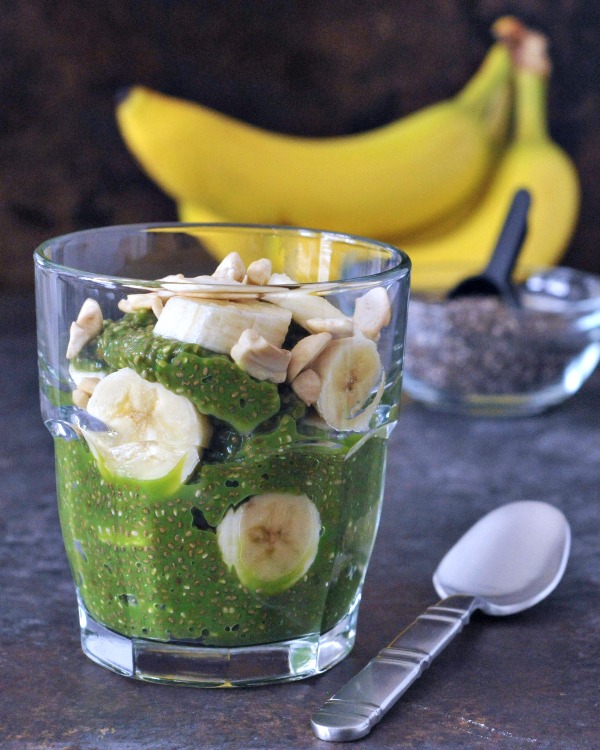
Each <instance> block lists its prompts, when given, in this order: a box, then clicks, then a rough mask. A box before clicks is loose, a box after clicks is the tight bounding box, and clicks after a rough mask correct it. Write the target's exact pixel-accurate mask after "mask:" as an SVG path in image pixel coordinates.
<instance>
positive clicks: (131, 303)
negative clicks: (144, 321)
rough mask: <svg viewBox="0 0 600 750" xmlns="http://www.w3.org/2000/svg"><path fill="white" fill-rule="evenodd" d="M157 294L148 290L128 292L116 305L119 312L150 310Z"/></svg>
mask: <svg viewBox="0 0 600 750" xmlns="http://www.w3.org/2000/svg"><path fill="white" fill-rule="evenodd" d="M157 299H158V294H157V293H156V292H149V293H147V294H128V295H127V297H126V298H125V299H121V300H119V302H118V304H117V307H118V308H119V310H121V312H124V313H130V312H134V311H135V310H151V309H152V307H153V305H154V304H155V302H156V300H157Z"/></svg>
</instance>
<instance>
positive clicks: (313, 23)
mask: <svg viewBox="0 0 600 750" xmlns="http://www.w3.org/2000/svg"><path fill="white" fill-rule="evenodd" d="M1 8H2V12H1V14H0V101H2V108H1V109H0V177H1V179H0V235H1V236H2V245H1V250H0V253H1V260H2V262H1V263H0V287H2V286H4V287H30V286H31V284H32V278H33V274H32V270H31V260H30V258H31V252H32V249H33V248H34V246H36V245H37V244H38V243H39V242H40V241H42V240H44V239H46V238H48V237H49V236H53V235H56V234H61V233H64V232H68V231H73V230H76V229H81V228H86V227H90V226H100V225H106V224H116V223H128V222H136V221H163V220H172V219H175V218H176V217H175V210H174V206H173V204H172V203H171V202H170V201H169V200H168V199H167V198H166V197H165V196H164V195H162V194H161V193H160V191H159V190H158V189H157V188H155V187H154V186H153V184H152V183H151V182H150V181H149V180H148V179H147V178H146V177H145V176H144V175H143V174H142V173H141V172H140V170H139V169H138V167H137V165H136V164H135V162H134V160H133V159H132V157H131V156H130V155H129V154H128V152H127V151H126V149H125V148H124V146H123V144H122V142H121V140H120V137H119V134H118V132H117V129H116V125H115V121H114V97H115V94H116V93H117V92H118V91H119V90H120V89H121V88H122V87H126V86H128V85H131V84H135V83H142V84H145V85H148V86H152V87H155V88H157V89H159V90H162V91H165V92H167V93H172V94H178V95H181V96H186V97H188V98H190V99H194V100H197V101H199V102H202V103H204V104H206V105H209V106H211V107H214V108H216V109H218V110H220V111H223V112H227V113H229V114H232V115H234V116H236V117H239V118H241V119H244V120H247V121H248V122H253V123H255V124H257V125H261V126H263V127H268V128H271V129H274V130H281V131H285V132H293V133H299V134H306V135H329V134H340V133H349V132H354V131H358V130H364V129H366V128H370V127H373V126H376V125H379V124H383V123H385V122H389V121H391V120H393V119H395V118H396V117H400V116H402V115H404V114H407V113H409V112H412V111H414V110H416V109H418V108H420V107H422V106H424V105H426V104H428V103H431V102H434V101H437V100H439V99H441V98H443V97H446V96H450V95H452V94H453V93H455V92H456V91H457V90H458V89H459V88H460V87H461V86H462V85H463V84H464V82H465V81H466V80H467V79H468V77H469V76H470V75H471V74H472V72H473V71H474V70H475V69H476V68H477V66H478V64H479V62H480V60H481V58H482V56H483V54H484V52H485V50H486V49H487V46H488V45H489V42H490V38H489V26H490V24H491V22H492V21H493V20H495V19H496V18H497V17H498V16H500V15H502V14H504V13H507V12H511V13H515V14H517V15H519V16H521V17H522V18H523V19H524V20H525V21H526V22H528V23H529V24H531V25H532V26H536V27H537V28H540V29H541V30H542V31H544V32H546V33H547V34H548V35H549V37H550V39H551V42H552V47H551V51H552V57H553V61H554V75H553V79H552V84H551V101H550V123H551V130H552V134H553V136H554V137H555V138H556V140H557V141H558V142H559V143H560V144H561V145H562V146H564V147H565V148H566V149H567V151H568V152H569V153H570V154H571V155H572V157H573V158H574V160H575V162H576V164H577V167H578V170H579V172H580V175H581V180H582V186H583V206H582V212H581V221H580V224H579V227H578V230H577V233H576V236H575V237H574V240H573V243H572V246H571V248H570V250H569V252H568V254H567V257H566V261H567V262H568V263H569V264H571V265H574V266H575V267H581V268H585V269H588V270H595V271H600V255H599V254H598V252H597V248H598V246H599V245H600V212H598V210H597V207H598V205H599V203H600V177H599V175H600V93H599V89H598V81H599V80H600V54H599V52H598V50H599V49H600V5H599V4H598V3H597V2H589V0H553V2H548V1H547V0H514V1H513V2H510V3H507V2H505V0H476V1H474V2H462V1H461V0H432V1H431V2H428V3H414V2H412V0H376V1H374V2H370V3H365V2H364V1H363V0H333V1H331V2H327V3H322V2H315V1H314V0H310V1H306V2H289V1H288V2H280V3H274V2H262V3H260V2H259V3H257V2H255V1H254V0H219V1H218V2H215V0H211V1H210V2H207V1H203V2H195V1H194V0H147V1H146V2H143V3H141V2H133V0H125V1H123V0H105V2H101V3H98V2H92V0H80V1H79V2H74V0H66V2H61V3H47V2H43V0H10V2H9V1H8V0H4V2H2V3H1Z"/></svg>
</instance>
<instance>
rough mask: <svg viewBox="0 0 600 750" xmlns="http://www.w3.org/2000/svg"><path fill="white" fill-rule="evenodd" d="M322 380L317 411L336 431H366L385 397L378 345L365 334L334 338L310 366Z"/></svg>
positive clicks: (316, 405)
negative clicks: (382, 398)
mask: <svg viewBox="0 0 600 750" xmlns="http://www.w3.org/2000/svg"><path fill="white" fill-rule="evenodd" d="M311 369H313V370H314V371H315V372H316V373H317V374H318V375H319V377H320V378H321V391H320V393H319V398H318V399H317V402H316V404H315V407H316V409H317V412H318V413H319V414H320V416H321V417H322V418H323V419H324V420H325V421H326V422H327V424H328V425H329V426H330V427H333V429H334V430H354V431H356V432H360V431H361V430H365V429H367V427H368V426H369V422H370V420H371V417H372V416H373V413H374V412H375V409H376V408H377V406H378V404H379V402H380V401H381V396H382V395H383V387H384V372H383V368H382V365H381V358H380V357H379V352H378V351H377V345H376V344H375V342H373V341H371V340H370V339H367V338H365V337H364V336H362V335H355V336H350V337H348V338H343V339H333V340H332V341H330V342H329V344H328V345H327V347H326V349H325V351H324V352H323V353H322V354H321V355H320V356H319V357H318V358H317V359H316V360H315V361H314V362H313V363H312V364H311Z"/></svg>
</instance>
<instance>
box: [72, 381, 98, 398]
mask: <svg viewBox="0 0 600 750" xmlns="http://www.w3.org/2000/svg"><path fill="white" fill-rule="evenodd" d="M99 382H100V378H92V377H85V378H81V380H80V381H79V383H77V390H78V391H82V392H83V393H87V394H88V396H91V395H92V393H93V392H94V388H95V387H96V386H97V385H98V383H99Z"/></svg>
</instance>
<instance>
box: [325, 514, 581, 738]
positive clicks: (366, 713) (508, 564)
mask: <svg viewBox="0 0 600 750" xmlns="http://www.w3.org/2000/svg"><path fill="white" fill-rule="evenodd" d="M570 547H571V531H570V528H569V524H568V522H567V520H566V518H565V517H564V515H563V514H562V513H561V511H560V510H558V509H557V508H555V507H554V506H552V505H549V504H548V503H544V502H540V501H536V500H522V501H519V502H514V503H508V504H506V505H503V506H501V507H499V508H496V509H495V510H493V511H491V512H490V513H488V514H487V515H485V516H484V517H483V518H481V519H480V520H479V521H478V522H477V523H476V524H475V525H474V526H472V527H471V528H470V529H469V531H467V532H466V534H464V536H462V537H461V538H460V539H459V540H458V542H457V543H456V544H455V545H454V546H453V547H452V549H450V551H449V552H448V553H447V554H446V555H445V556H444V557H443V558H442V561H441V562H440V564H439V565H438V567H437V569H436V571H435V574H434V576H433V584H434V587H435V589H436V591H437V593H438V594H439V595H440V596H442V597H444V598H443V599H442V601H440V602H438V604H436V605H434V606H432V607H428V608H427V610H425V612H424V613H423V614H422V615H419V617H417V619H416V620H415V621H414V622H413V623H412V624H411V625H409V626H408V628H406V630H404V631H403V632H402V633H400V635H399V636H398V637H397V638H395V639H394V640H393V641H392V642H391V643H390V645H389V646H387V647H386V648H384V649H383V650H382V651H380V652H379V654H378V655H377V656H376V657H375V658H374V659H372V660H371V661H370V662H369V663H368V664H367V666H366V667H365V668H364V669H363V670H361V671H360V672H359V673H358V674H357V675H356V676H355V677H353V678H352V679H351V680H350V682H348V683H347V684H346V685H345V686H344V687H343V688H342V689H341V690H339V691H338V692H337V693H336V694H335V695H334V696H333V698H330V699H329V700H328V701H327V702H326V703H325V704H324V705H323V706H322V707H321V708H320V709H319V710H318V711H317V712H316V713H315V714H314V715H313V717H312V722H311V723H312V728H313V732H314V733H315V734H316V736H317V737H319V738H320V739H322V740H330V741H336V742H342V741H347V740H356V739H359V738H360V737H364V736H365V735H367V734H368V733H369V732H370V731H371V729H372V728H373V726H375V724H376V723H377V722H378V721H379V720H380V719H381V718H382V716H383V715H384V714H385V713H386V712H387V711H388V710H389V709H390V708H391V707H392V706H393V705H394V703H395V702H396V701H397V700H398V698H400V696H401V695H402V694H403V693H404V692H406V690H407V689H408V688H409V687H410V685H412V683H413V682H414V681H415V680H416V679H417V678H418V677H419V676H420V675H421V674H422V672H423V671H424V670H425V669H426V668H427V667H428V666H429V665H430V664H431V662H432V661H433V659H435V657H436V656H437V655H438V654H439V653H441V652H442V651H443V649H444V648H445V647H446V646H447V645H448V643H450V641H451V640H452V639H453V638H454V637H455V636H456V635H457V634H458V633H460V631H461V630H462V629H463V627H464V625H466V624H467V623H468V622H469V620H470V618H471V615H472V613H473V612H474V611H475V610H477V609H481V610H483V611H484V612H485V613H487V614H489V615H510V614H514V613H516V612H521V611H523V610H525V609H528V608H529V607H532V606H533V605H534V604H537V603H538V602H540V601H541V600H542V599H544V598H545V597H546V596H548V594H550V592H551V591H553V590H554V588H555V587H556V586H557V585H558V583H559V581H560V580H561V578H562V576H563V573H564V571H565V567H566V565H567V560H568V557H569V551H570Z"/></svg>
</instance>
